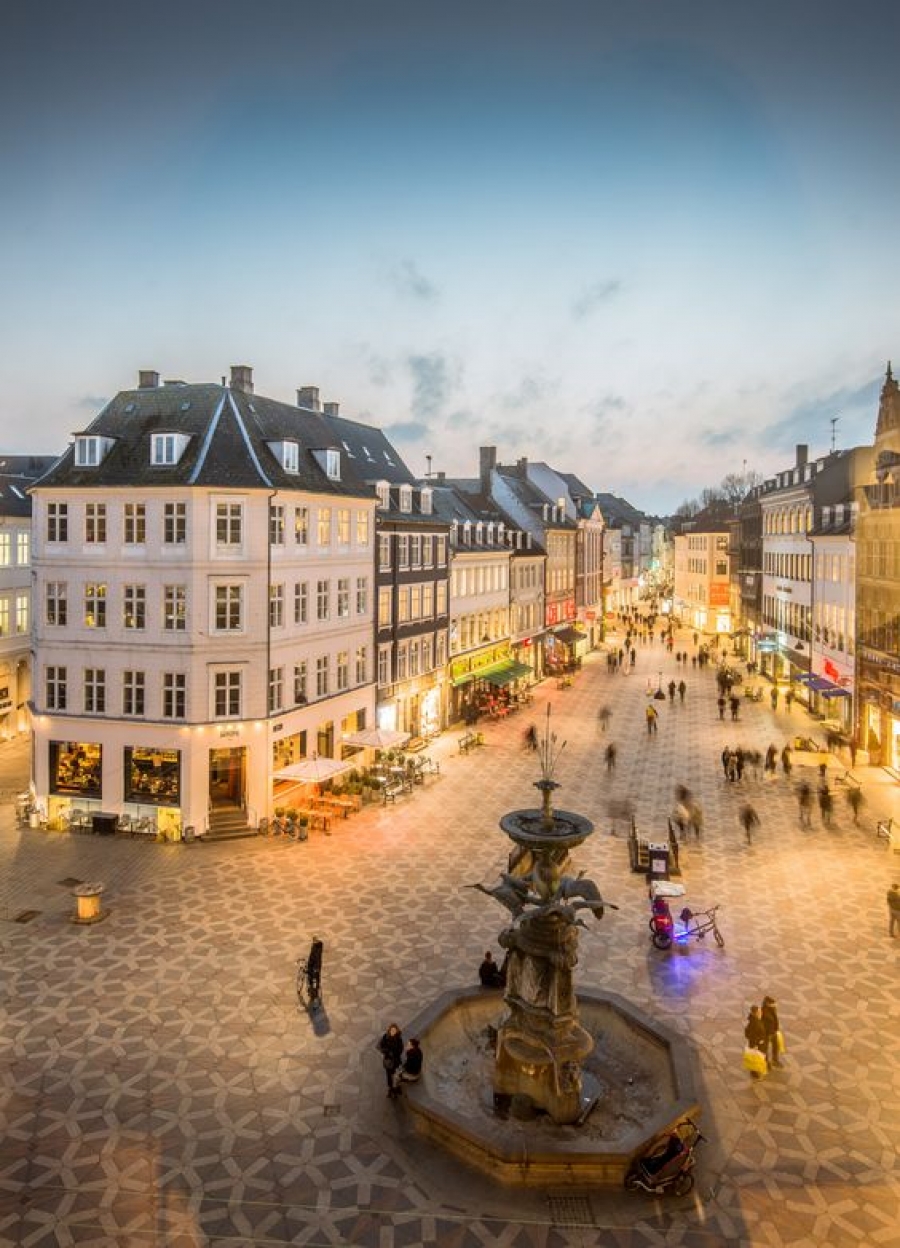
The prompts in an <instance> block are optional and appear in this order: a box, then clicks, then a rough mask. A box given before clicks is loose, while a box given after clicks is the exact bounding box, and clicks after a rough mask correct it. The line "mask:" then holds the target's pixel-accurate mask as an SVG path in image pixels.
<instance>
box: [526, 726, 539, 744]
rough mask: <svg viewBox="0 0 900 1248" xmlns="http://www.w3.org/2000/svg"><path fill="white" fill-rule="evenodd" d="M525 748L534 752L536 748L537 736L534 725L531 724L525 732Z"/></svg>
mask: <svg viewBox="0 0 900 1248" xmlns="http://www.w3.org/2000/svg"><path fill="white" fill-rule="evenodd" d="M525 748H526V749H529V750H536V749H537V748H538V734H537V728H535V726H534V724H531V725H530V727H529V728H527V729H526V730H525Z"/></svg>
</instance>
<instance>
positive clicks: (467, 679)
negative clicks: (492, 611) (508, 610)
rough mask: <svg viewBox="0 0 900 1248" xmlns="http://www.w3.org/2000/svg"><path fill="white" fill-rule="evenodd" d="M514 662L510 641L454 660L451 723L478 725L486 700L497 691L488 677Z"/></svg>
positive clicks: (451, 669)
mask: <svg viewBox="0 0 900 1248" xmlns="http://www.w3.org/2000/svg"><path fill="white" fill-rule="evenodd" d="M513 661H514V660H513V659H512V655H511V654H510V650H509V643H508V642H503V643H502V644H501V645H496V646H485V647H484V648H483V649H481V650H473V651H472V652H471V653H470V654H466V655H462V656H461V657H460V658H458V659H454V660H453V661H452V662H451V664H450V699H449V700H450V705H449V708H448V720H449V722H450V723H456V722H458V721H459V720H463V721H464V722H466V723H474V722H475V720H476V719H477V718H478V716H479V714H480V713H481V703H482V701H483V700H484V697H485V696H486V695H487V694H488V693H490V692H491V691H492V689H493V686H492V685H490V684H489V682H488V680H487V677H488V676H490V675H492V674H496V673H498V672H499V671H500V670H501V669H503V668H504V667H505V665H507V664H509V663H511V662H513ZM521 666H523V667H524V666H525V665H524V664H522V665H521Z"/></svg>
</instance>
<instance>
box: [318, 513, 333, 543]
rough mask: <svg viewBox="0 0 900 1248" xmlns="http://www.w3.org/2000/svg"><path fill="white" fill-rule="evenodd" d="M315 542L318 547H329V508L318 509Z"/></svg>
mask: <svg viewBox="0 0 900 1248" xmlns="http://www.w3.org/2000/svg"><path fill="white" fill-rule="evenodd" d="M316 542H317V544H318V545H319V546H323V547H327V546H330V545H331V508H330V507H320V508H319V514H318V517H317V520H316Z"/></svg>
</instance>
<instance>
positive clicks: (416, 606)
mask: <svg viewBox="0 0 900 1248" xmlns="http://www.w3.org/2000/svg"><path fill="white" fill-rule="evenodd" d="M409 618H410V619H411V620H420V619H421V618H422V586H421V585H410V587H409Z"/></svg>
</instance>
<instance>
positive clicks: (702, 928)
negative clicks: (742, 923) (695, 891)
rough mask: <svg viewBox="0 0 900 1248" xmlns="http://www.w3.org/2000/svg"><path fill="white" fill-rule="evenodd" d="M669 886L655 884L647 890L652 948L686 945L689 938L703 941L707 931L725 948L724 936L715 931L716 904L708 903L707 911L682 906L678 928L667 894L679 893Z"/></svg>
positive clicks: (720, 946) (717, 925)
mask: <svg viewBox="0 0 900 1248" xmlns="http://www.w3.org/2000/svg"><path fill="white" fill-rule="evenodd" d="M682 893H683V890H681V893H675V892H674V891H673V886H672V885H667V886H662V887H661V886H660V885H659V884H655V885H653V886H651V889H650V906H651V911H652V913H651V915H650V939H651V940H652V941H653V946H654V948H655V949H671V947H672V945H673V944H686V943H687V941H688V940H691V939H692V938H693V939H695V940H704V939H705V938H706V933H707V932H712V934H713V939H714V940H715V942H716V944H717V945H718V946H719V948H720V949H724V948H725V937H724V936H723V935H722V933H721V932H720V931H719V924H718V921H717V917H716V916H717V913H718V910H719V907H718V906H710V908H709V909H708V910H701V911H698V912H695V911H693V910H691V909H690V907H689V906H684V907H683V908H682V910H681V912H680V913H679V915H678V920H677V921H678V923H680V925H681V926H680V928H679V927H677V926H676V920H675V918H674V917H673V915H672V911H671V909H670V907H669V902H668V897H669V896H679V895H682Z"/></svg>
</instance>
